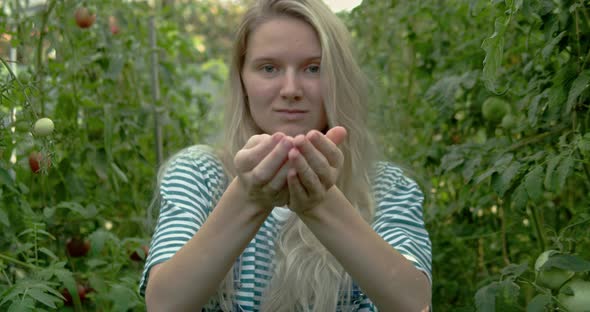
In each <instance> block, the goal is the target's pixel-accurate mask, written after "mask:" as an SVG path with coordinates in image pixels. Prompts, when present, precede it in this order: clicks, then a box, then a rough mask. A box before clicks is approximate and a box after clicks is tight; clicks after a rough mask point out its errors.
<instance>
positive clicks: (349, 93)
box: [217, 0, 375, 312]
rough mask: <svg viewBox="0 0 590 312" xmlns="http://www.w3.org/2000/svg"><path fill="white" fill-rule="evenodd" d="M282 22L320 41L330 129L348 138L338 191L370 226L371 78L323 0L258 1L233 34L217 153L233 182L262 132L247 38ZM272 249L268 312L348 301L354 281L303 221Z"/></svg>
mask: <svg viewBox="0 0 590 312" xmlns="http://www.w3.org/2000/svg"><path fill="white" fill-rule="evenodd" d="M280 17H291V18H296V19H299V20H302V21H304V22H306V23H307V24H309V25H310V26H311V27H312V28H313V29H314V30H315V31H316V33H317V35H318V38H319V40H320V44H321V48H322V57H321V81H322V86H323V90H324V92H323V94H322V96H323V101H324V107H325V110H326V115H327V120H328V128H331V127H334V126H336V125H339V126H343V127H345V128H346V130H347V132H348V136H347V139H346V140H345V142H344V143H343V144H342V145H341V146H340V148H341V150H342V153H343V154H344V158H345V163H344V165H343V168H342V169H341V172H340V176H339V179H338V181H337V183H336V185H337V186H338V188H339V189H340V190H341V191H342V192H343V193H344V194H345V196H346V197H347V199H348V200H349V201H350V203H351V204H352V205H353V206H354V207H355V208H356V209H357V210H358V211H359V212H360V214H361V215H362V216H363V218H364V219H365V220H366V221H367V222H370V221H371V220H372V218H373V215H374V204H373V200H372V196H371V187H370V175H371V173H370V170H371V169H372V165H373V161H374V155H375V154H374V144H373V140H372V137H371V135H370V133H369V131H368V129H367V123H366V117H367V102H366V99H367V93H368V92H367V80H366V78H365V76H364V74H363V73H362V71H361V69H360V67H359V66H358V64H357V63H356V61H355V59H354V56H353V52H352V46H351V38H350V35H349V32H348V30H347V29H346V27H345V25H344V24H343V23H342V22H341V21H340V20H339V18H338V17H337V16H336V15H335V14H333V13H332V12H331V10H330V9H329V8H328V7H327V6H326V5H325V4H324V3H322V1H321V0H260V1H257V3H256V4H254V5H253V6H252V7H251V8H250V10H248V12H246V14H245V16H244V18H243V20H242V23H241V25H240V27H239V28H238V31H237V33H236V40H235V42H234V47H233V54H232V61H231V67H230V76H229V81H228V83H229V88H230V91H231V92H229V93H228V94H229V96H230V98H229V99H228V100H227V102H226V111H225V116H224V117H225V120H224V123H225V124H224V129H225V131H226V132H225V141H224V142H225V144H226V145H225V146H224V147H223V149H222V150H221V151H219V153H220V154H221V155H220V158H221V159H222V163H223V165H224V167H225V170H226V171H227V173H228V175H229V176H230V177H232V178H233V177H234V176H235V170H234V167H233V157H234V155H235V154H236V153H237V152H238V151H239V150H240V149H241V148H242V147H243V146H244V144H245V143H246V141H247V140H248V139H249V138H250V137H251V136H252V135H255V134H259V133H260V131H261V130H260V129H259V128H258V127H257V126H256V124H255V122H254V120H253V119H252V116H251V115H250V110H249V109H248V102H247V98H246V97H245V92H244V88H243V84H242V78H241V70H242V67H243V65H244V58H245V54H246V50H247V47H248V37H249V35H250V34H252V32H253V31H254V30H255V29H256V28H257V27H258V26H260V25H261V24H263V23H265V22H267V21H269V20H271V19H273V18H280ZM318 130H323V129H318ZM275 249H276V255H275V259H274V265H273V267H274V271H273V275H272V278H271V280H270V282H269V286H268V288H267V290H266V291H265V293H264V294H263V298H262V303H261V305H262V307H261V309H262V310H263V311H273V312H274V311H300V310H310V308H311V309H312V311H335V310H336V306H337V303H338V300H346V301H349V300H350V298H349V294H350V291H351V285H352V281H351V279H350V276H349V275H348V274H347V273H346V272H345V271H344V269H343V268H342V266H341V265H340V264H339V263H338V261H337V260H336V259H335V258H334V257H333V256H332V255H331V254H330V252H329V251H328V250H327V249H326V248H325V247H324V246H323V245H322V244H321V243H320V242H319V241H318V240H317V239H316V238H315V236H314V235H313V233H312V232H311V231H310V230H309V229H308V228H307V227H306V226H305V225H304V224H303V222H302V221H301V220H300V219H299V218H298V217H296V216H292V217H291V218H290V219H289V220H288V221H287V223H286V224H285V226H284V228H283V229H282V231H281V233H280V235H279V237H278V239H277V243H276V246H275ZM233 278H234V276H233V270H230V272H229V273H228V275H227V276H226V278H225V280H224V282H222V283H221V285H220V288H219V291H218V296H217V297H218V300H219V301H221V302H220V305H221V307H222V309H224V310H231V306H232V304H231V299H232V295H231V294H233V292H234V289H233ZM343 294H344V295H343Z"/></svg>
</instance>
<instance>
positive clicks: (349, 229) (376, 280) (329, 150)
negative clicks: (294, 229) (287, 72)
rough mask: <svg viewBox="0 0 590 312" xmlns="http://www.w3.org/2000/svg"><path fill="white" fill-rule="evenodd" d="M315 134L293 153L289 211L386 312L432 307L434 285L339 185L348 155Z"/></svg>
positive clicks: (300, 140) (336, 132) (339, 132)
mask: <svg viewBox="0 0 590 312" xmlns="http://www.w3.org/2000/svg"><path fill="white" fill-rule="evenodd" d="M333 136H337V137H339V138H340V139H343V138H344V137H345V136H346V130H345V129H343V128H341V129H338V127H335V128H333V129H331V130H330V131H328V133H326V135H325V136H324V135H322V134H320V133H318V132H314V131H312V132H310V133H308V134H307V135H306V136H298V137H296V138H295V139H294V145H295V147H296V148H297V149H293V150H292V151H291V152H290V153H289V162H290V164H291V167H292V169H290V171H289V174H288V178H287V181H288V186H289V196H290V199H289V208H290V209H292V210H293V211H295V212H296V213H297V215H298V216H299V218H301V220H302V221H303V222H304V223H305V224H306V225H307V227H308V228H309V229H310V230H311V231H312V232H313V233H314V235H315V236H316V237H317V238H318V240H319V241H320V242H321V243H322V244H323V245H324V246H325V247H326V248H327V249H328V250H329V251H330V252H331V253H332V254H333V255H334V257H336V259H337V260H338V261H339V262H340V264H342V266H343V267H344V269H345V270H346V271H347V272H348V273H349V274H350V276H351V277H352V278H353V279H354V280H355V281H356V282H357V283H358V284H359V286H360V287H361V288H362V289H363V291H364V292H365V293H366V294H367V295H368V296H369V298H370V299H371V300H372V301H373V302H374V303H375V304H376V305H377V307H378V308H379V310H383V311H422V310H427V309H428V307H429V305H430V298H431V293H430V292H431V290H430V282H429V280H428V278H427V276H426V275H425V274H423V273H422V272H420V271H419V270H418V269H416V268H415V266H414V265H413V264H412V263H411V262H410V261H408V260H407V259H406V258H405V257H404V256H403V255H402V254H400V253H399V252H398V251H397V250H396V249H394V248H393V247H392V246H391V245H390V244H389V243H388V242H386V241H385V240H384V239H383V238H382V237H381V236H379V235H378V234H377V233H376V232H375V231H374V230H373V228H372V227H371V226H370V225H369V224H368V223H367V222H366V221H365V220H364V219H363V218H362V217H361V215H360V214H359V213H358V212H357V210H356V209H355V208H354V207H353V206H352V205H351V204H350V202H349V201H348V199H347V198H346V197H345V196H344V195H343V194H342V192H341V191H340V190H339V189H338V187H337V186H335V185H334V182H335V181H336V177H337V176H338V174H339V170H340V168H341V166H342V162H343V155H342V153H341V151H340V150H339V149H338V147H337V146H336V144H333V142H331V140H330V139H329V138H330V137H333Z"/></svg>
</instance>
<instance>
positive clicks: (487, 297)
mask: <svg viewBox="0 0 590 312" xmlns="http://www.w3.org/2000/svg"><path fill="white" fill-rule="evenodd" d="M499 288H500V284H499V283H498V282H492V283H491V284H489V285H486V286H484V287H482V288H480V289H479V290H478V291H477V292H476V293H475V306H476V308H477V311H478V312H496V295H497V294H498V290H499Z"/></svg>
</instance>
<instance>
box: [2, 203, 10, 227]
mask: <svg viewBox="0 0 590 312" xmlns="http://www.w3.org/2000/svg"><path fill="white" fill-rule="evenodd" d="M0 223H2V224H4V226H5V227H6V228H8V227H10V220H9V219H8V215H7V214H6V212H4V210H3V209H2V208H0Z"/></svg>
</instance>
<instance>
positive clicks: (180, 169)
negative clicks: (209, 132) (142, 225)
mask: <svg viewBox="0 0 590 312" xmlns="http://www.w3.org/2000/svg"><path fill="white" fill-rule="evenodd" d="M225 185H226V181H225V175H224V171H223V167H222V165H221V163H220V162H219V160H218V159H217V158H216V156H215V155H214V153H213V151H212V150H211V149H209V148H208V147H207V146H203V145H195V146H192V147H189V148H187V149H184V150H182V151H180V152H179V153H177V154H176V155H175V156H173V157H171V159H170V160H169V161H168V163H167V165H166V167H165V169H164V170H163V175H162V177H161V181H160V187H159V190H158V191H159V197H160V211H159V215H158V219H157V223H156V227H155V231H154V234H153V235H152V239H151V243H150V248H149V253H148V257H147V259H146V263H145V266H144V270H143V274H142V277H141V281H140V284H139V293H140V294H141V296H145V290H146V287H147V283H148V278H149V271H150V269H151V268H152V267H153V266H154V265H156V264H158V263H162V262H164V261H166V260H168V259H170V258H172V256H173V255H174V254H175V253H176V252H177V251H178V250H179V249H180V248H181V247H182V246H184V244H186V243H187V242H188V241H189V240H190V239H191V238H192V237H193V235H194V234H195V233H196V232H197V231H198V230H199V228H201V226H202V225H203V223H204V222H205V220H206V219H207V217H208V216H209V214H210V213H211V210H212V209H213V207H215V205H216V203H217V200H218V199H219V198H220V197H221V194H222V193H223V189H224V187H225Z"/></svg>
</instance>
